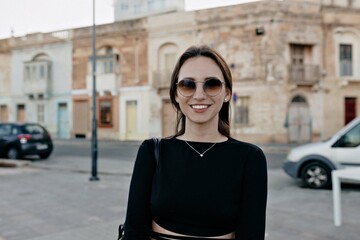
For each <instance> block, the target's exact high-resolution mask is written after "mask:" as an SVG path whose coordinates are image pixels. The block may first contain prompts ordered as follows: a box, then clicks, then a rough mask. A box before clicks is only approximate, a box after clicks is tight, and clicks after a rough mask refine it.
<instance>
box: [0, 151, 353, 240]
mask: <svg viewBox="0 0 360 240" xmlns="http://www.w3.org/2000/svg"><path fill="white" fill-rule="evenodd" d="M98 164H99V168H98V174H99V178H100V181H96V182H90V181H89V177H90V172H91V159H90V157H89V158H63V159H57V158H51V159H49V160H47V161H34V162H32V163H31V164H30V165H29V166H22V167H17V168H0V192H1V193H2V194H1V198H0V212H1V214H0V240H23V239H27V240H85V239H86V240H107V239H109V240H112V239H116V234H117V226H118V224H120V223H122V222H123V221H124V218H125V212H126V202H127V194H128V187H129V183H130V177H131V172H132V167H133V161H128V160H126V161H121V160H113V159H98ZM4 193H5V194H4ZM359 199H360V188H356V187H354V188H352V187H350V188H349V187H347V188H344V190H343V192H342V210H343V225H342V226H341V227H335V226H334V225H333V212H332V192H331V191H329V190H310V189H303V188H300V187H298V186H297V185H296V184H295V182H294V181H293V180H291V179H290V178H288V177H287V176H286V175H285V174H284V173H283V171H282V170H281V169H271V170H269V197H268V211H267V229H266V234H267V237H266V240H282V239H291V240H304V239H306V240H320V239H321V240H322V239H330V240H357V239H359V237H358V232H359V231H358V224H359V222H360V209H359V206H358V203H359Z"/></svg>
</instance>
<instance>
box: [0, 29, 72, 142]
mask: <svg viewBox="0 0 360 240" xmlns="http://www.w3.org/2000/svg"><path fill="white" fill-rule="evenodd" d="M70 39H71V31H60V32H52V33H34V34H28V35H26V36H23V37H18V38H10V39H8V52H7V55H6V57H5V58H2V59H3V60H5V63H6V64H7V69H6V70H5V73H6V75H5V83H6V84H4V91H2V94H1V99H6V100H5V102H4V103H2V107H1V109H5V111H3V110H2V112H7V113H6V114H5V115H6V116H7V117H6V119H4V121H17V122H24V121H27V122H38V123H40V124H42V125H44V126H45V127H46V128H47V129H49V131H50V133H51V134H52V136H54V137H59V138H69V137H70V129H71V127H72V126H71V122H70V121H69V118H70V116H71V102H70V101H69V99H70V98H69V96H70V93H71V72H72V70H71V67H72V66H71V54H72V43H71V41H70ZM9 80H10V81H9Z"/></svg>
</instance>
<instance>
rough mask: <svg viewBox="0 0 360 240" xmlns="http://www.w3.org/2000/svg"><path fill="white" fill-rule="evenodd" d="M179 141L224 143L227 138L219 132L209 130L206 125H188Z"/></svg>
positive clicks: (212, 129)
mask: <svg viewBox="0 0 360 240" xmlns="http://www.w3.org/2000/svg"><path fill="white" fill-rule="evenodd" d="M178 139H181V140H187V141H194V142H223V141H226V140H227V137H226V136H224V135H222V134H221V133H220V132H219V130H218V129H217V126H216V129H214V128H209V127H207V126H205V125H199V126H197V125H186V127H185V132H184V134H183V135H181V136H179V137H178Z"/></svg>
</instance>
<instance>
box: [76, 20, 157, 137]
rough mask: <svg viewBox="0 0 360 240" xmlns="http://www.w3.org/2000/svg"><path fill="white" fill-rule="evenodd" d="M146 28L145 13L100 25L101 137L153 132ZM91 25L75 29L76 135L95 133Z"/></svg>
mask: <svg viewBox="0 0 360 240" xmlns="http://www.w3.org/2000/svg"><path fill="white" fill-rule="evenodd" d="M147 38H148V37H147V32H146V31H145V28H144V19H140V20H128V21H121V22H115V23H112V24H106V25H100V26H97V28H96V55H97V56H96V58H97V65H96V66H97V69H96V73H97V74H96V89H97V105H96V109H97V111H96V114H97V119H98V124H97V126H98V137H99V138H100V139H121V140H125V139H126V140H135V139H143V138H145V137H147V136H148V130H147V129H148V121H147V119H148V112H149V110H148V109H149V106H148V99H149V98H150V95H149V93H150V92H151V89H150V87H149V86H148V77H147V68H148V67H147V65H148V63H147V60H148V59H147V51H148V49H147V46H148V42H147V41H148V40H147ZM91 39H92V28H80V29H75V30H74V38H73V56H72V57H73V59H72V63H73V77H72V99H73V105H74V112H73V124H74V127H73V131H72V136H73V137H86V138H89V137H90V136H91V129H92V125H91V124H92V122H91V119H92V89H93V85H92V84H93V75H92V71H93V69H92V54H93V53H92V41H91Z"/></svg>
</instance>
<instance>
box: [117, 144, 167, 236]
mask: <svg viewBox="0 0 360 240" xmlns="http://www.w3.org/2000/svg"><path fill="white" fill-rule="evenodd" d="M152 140H153V141H154V146H155V147H154V155H155V162H156V167H158V166H159V162H160V153H161V149H160V147H161V146H160V143H161V138H152ZM118 231H119V232H118V238H117V240H123V239H124V224H120V225H119V229H118Z"/></svg>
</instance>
